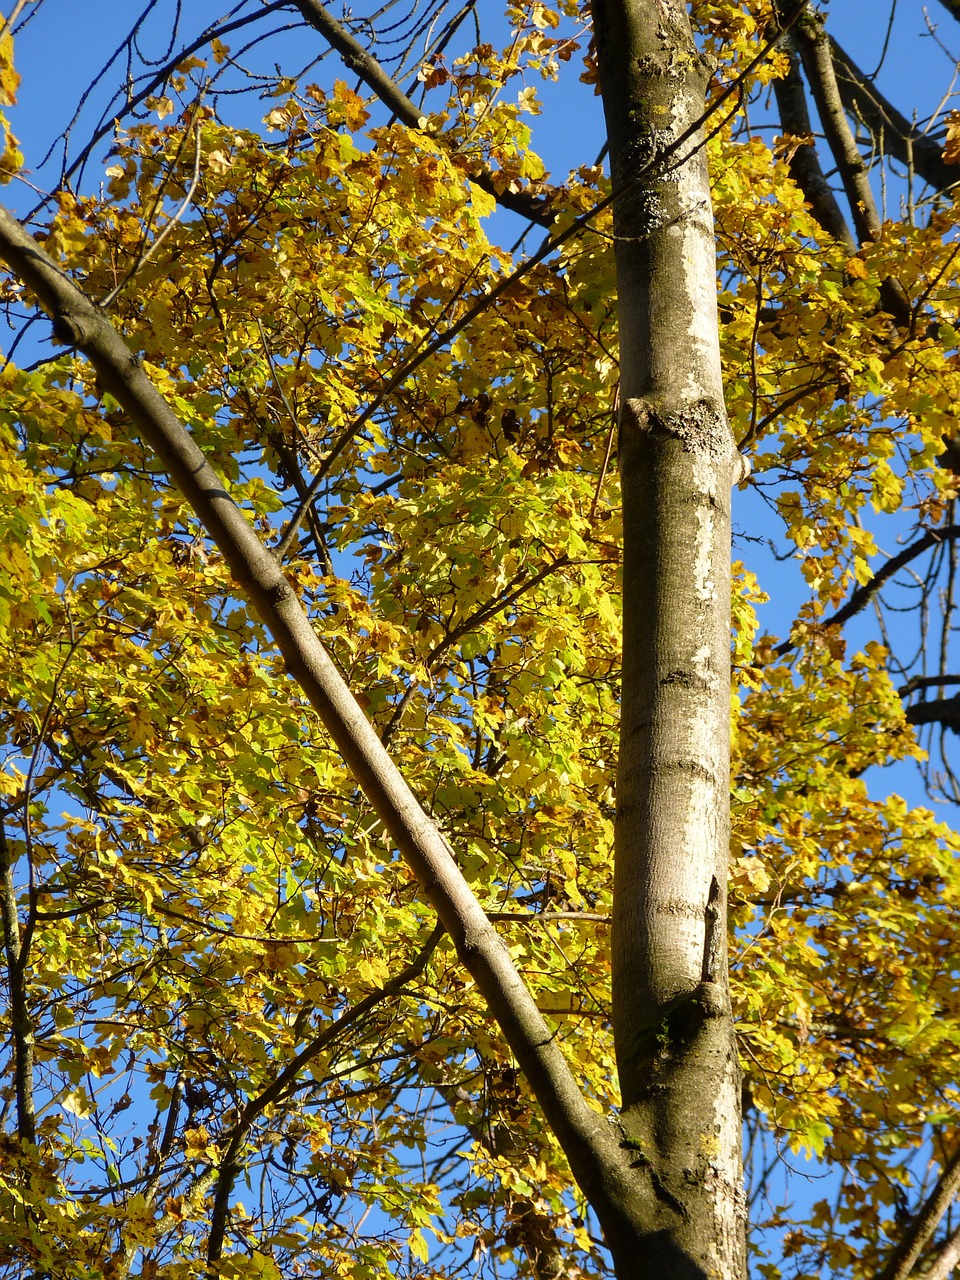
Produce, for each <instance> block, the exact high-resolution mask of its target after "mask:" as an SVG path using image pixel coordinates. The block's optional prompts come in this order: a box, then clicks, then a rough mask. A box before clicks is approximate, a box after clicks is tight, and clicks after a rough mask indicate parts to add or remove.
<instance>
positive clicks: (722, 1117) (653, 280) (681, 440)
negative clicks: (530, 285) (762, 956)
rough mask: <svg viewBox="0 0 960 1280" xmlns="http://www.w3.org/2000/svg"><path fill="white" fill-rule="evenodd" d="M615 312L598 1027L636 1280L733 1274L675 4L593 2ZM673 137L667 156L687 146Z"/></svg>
mask: <svg viewBox="0 0 960 1280" xmlns="http://www.w3.org/2000/svg"><path fill="white" fill-rule="evenodd" d="M594 25H595V29H596V37H597V47H598V53H599V57H600V80H601V86H602V91H603V102H604V111H605V113H606V119H607V128H608V133H609V139H610V154H611V169H612V176H613V183H614V189H615V190H617V189H620V190H621V191H623V194H622V195H621V196H620V198H619V199H618V200H617V201H616V203H615V205H614V228H615V234H616V257H617V284H618V295H619V305H620V359H621V370H620V373H621V403H622V409H621V423H620V471H621V477H622V486H623V507H624V581H623V598H624V599H623V608H624V640H623V644H624V656H623V694H622V725H621V754H620V765H619V772H618V777H617V822H616V879H615V893H614V916H613V1016H614V1028H615V1037H616V1049H617V1062H618V1067H619V1071H620V1084H621V1090H622V1095H623V1106H624V1116H623V1119H624V1125H625V1128H626V1130H627V1132H628V1134H629V1137H630V1141H631V1142H632V1143H633V1144H634V1146H635V1149H637V1151H638V1159H639V1162H640V1163H641V1165H642V1166H643V1168H644V1170H645V1173H646V1176H647V1177H648V1179H649V1187H650V1195H651V1198H652V1203H653V1205H654V1219H655V1227H654V1230H653V1231H652V1232H651V1233H650V1235H649V1237H648V1238H647V1240H646V1242H645V1252H646V1255H647V1271H646V1274H647V1275H650V1274H658V1275H662V1276H665V1277H666V1276H669V1277H673V1276H677V1277H679V1276H684V1277H686V1276H696V1275H704V1274H706V1275H710V1276H717V1277H720V1276H723V1277H734V1276H740V1275H742V1274H743V1271H744V1256H743V1248H744V1246H743V1219H744V1206H743V1195H742V1186H741V1166H740V1071H739V1066H738V1062H737V1054H736V1046H735V1041H734V1032H733V1021H732V1016H731V1010H730V1001H729V993H728V988H727V976H726V911H725V903H726V877H727V859H728V841H729V807H728V806H729V717H730V702H729V698H730V688H729V668H730V627H729V618H730V570H729V564H730V488H731V481H732V480H733V479H736V478H739V475H740V468H739V459H738V457H737V454H736V450H735V447H734V443H733V439H732V436H731V433H730V428H729V425H728V423H727V419H726V413H725V410H724V404H723V392H722V386H721V378H720V353H719V343H718V336H717V315H716V264H715V250H714V235H713V222H712V215H711V204H710V192H709V182H708V174H707V164H706V156H705V154H704V150H703V146H702V136H701V135H700V133H699V130H698V128H697V123H698V121H699V120H700V118H701V116H702V113H703V106H704V92H705V87H706V82H707V78H708V69H707V68H706V67H704V65H703V63H702V62H701V59H700V57H699V54H698V53H697V50H696V48H695V45H694V43H693V38H692V35H691V31H690V27H689V24H688V22H687V18H686V12H685V6H684V5H683V4H682V3H680V2H679V0H620V2H614V0H605V2H603V3H601V2H600V0H596V2H595V3H594ZM681 140H682V141H681Z"/></svg>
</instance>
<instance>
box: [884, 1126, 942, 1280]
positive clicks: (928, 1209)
mask: <svg viewBox="0 0 960 1280" xmlns="http://www.w3.org/2000/svg"><path fill="white" fill-rule="evenodd" d="M958 1192H960V1147H958V1148H957V1150H956V1151H955V1152H954V1153H953V1155H952V1156H951V1157H950V1159H949V1160H948V1161H947V1163H946V1164H945V1165H944V1166H943V1170H942V1172H941V1174H940V1177H939V1178H938V1179H937V1182H936V1186H935V1187H934V1188H933V1190H932V1191H931V1192H930V1194H929V1195H928V1196H927V1198H926V1200H925V1201H924V1203H923V1204H922V1205H921V1206H920V1208H919V1210H918V1211H917V1214H916V1216H915V1217H914V1219H913V1221H912V1222H911V1224H910V1226H909V1227H908V1228H907V1230H906V1232H905V1233H904V1235H903V1238H902V1239H901V1240H900V1242H899V1244H898V1245H897V1246H896V1248H895V1249H894V1250H893V1253H891V1255H890V1257H889V1258H888V1259H887V1262H886V1264H885V1266H883V1267H881V1269H880V1271H879V1272H878V1274H877V1276H876V1280H908V1277H909V1276H910V1274H911V1272H912V1271H913V1268H914V1267H915V1266H916V1263H917V1259H918V1258H919V1257H920V1254H921V1253H922V1252H923V1250H924V1248H925V1247H926V1245H927V1244H928V1243H929V1241H930V1238H931V1236H932V1235H933V1233H934V1232H935V1231H936V1229H937V1227H938V1226H939V1225H940V1222H941V1220H942V1218H943V1216H944V1214H945V1213H946V1212H947V1210H948V1209H949V1208H950V1205H951V1204H952V1203H953V1201H954V1199H955V1198H956V1196H957V1193H958Z"/></svg>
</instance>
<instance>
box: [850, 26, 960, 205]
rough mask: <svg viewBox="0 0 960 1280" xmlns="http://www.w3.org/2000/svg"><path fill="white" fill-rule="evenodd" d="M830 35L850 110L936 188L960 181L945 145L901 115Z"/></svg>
mask: <svg viewBox="0 0 960 1280" xmlns="http://www.w3.org/2000/svg"><path fill="white" fill-rule="evenodd" d="M828 38H829V41H830V49H831V52H832V54H833V61H834V64H835V66H836V70H837V87H838V89H839V91H840V97H841V98H842V100H843V103H844V106H845V107H846V108H847V110H848V111H849V112H850V114H851V115H854V116H856V117H857V118H858V119H860V120H862V121H863V123H864V124H865V125H866V127H867V128H868V129H869V130H870V132H871V134H873V136H874V137H876V138H877V139H878V140H879V141H881V142H882V145H883V150H884V151H885V152H886V153H887V154H888V155H891V156H894V157H895V158H896V159H897V160H899V161H900V162H901V164H905V165H907V166H908V167H910V168H912V169H913V170H914V172H916V173H918V174H919V175H920V177H921V178H922V179H923V180H924V182H926V183H929V185H930V186H931V187H933V188H934V189H935V190H936V191H945V190H946V189H947V188H948V187H952V186H954V184H955V183H957V182H960V170H958V169H957V167H956V165H949V164H944V162H943V149H942V147H941V146H940V145H939V144H938V143H937V142H935V141H934V139H933V138H930V137H928V136H927V135H926V134H924V133H922V132H921V131H920V130H919V129H918V128H917V127H916V126H915V125H913V124H911V123H910V121H909V120H908V119H907V118H906V116H903V115H901V114H900V112H899V111H898V110H897V109H896V107H894V106H893V105H892V104H891V103H890V102H889V101H888V100H887V99H886V98H885V97H884V96H883V94H882V93H881V92H880V91H879V89H877V87H876V85H875V84H873V83H872V81H870V80H868V79H867V78H866V76H865V75H864V74H863V72H862V71H861V70H860V68H859V67H858V66H857V65H856V63H855V62H854V61H853V59H852V58H851V57H850V56H849V54H847V53H845V52H844V50H843V49H842V48H841V47H840V45H839V44H837V42H836V40H834V38H833V36H829V37H828Z"/></svg>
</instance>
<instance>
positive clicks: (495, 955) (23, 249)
mask: <svg viewBox="0 0 960 1280" xmlns="http://www.w3.org/2000/svg"><path fill="white" fill-rule="evenodd" d="M0 258H2V259H3V260H4V261H5V262H6V263H7V264H8V265H9V266H10V267H11V269H12V270H13V271H14V272H15V273H16V275H17V276H18V277H19V278H20V279H21V280H22V281H23V283H24V284H25V285H27V287H28V288H29V289H30V290H31V291H32V292H33V293H34V294H35V295H36V296H37V298H38V299H39V300H40V302H41V303H42V304H43V306H44V307H45V308H46V309H47V311H48V312H49V313H50V314H51V315H52V317H53V329H54V335H55V337H56V338H57V339H58V340H59V341H60V342H63V343H65V344H67V345H70V346H76V347H77V348H79V349H80V350H81V351H82V352H83V353H84V354H85V355H86V356H87V358H88V359H89V360H90V362H91V364H92V365H93V367H94V368H95V369H96V371H97V375H98V379H99V382H100V385H101V386H102V387H103V389H104V390H105V391H107V392H109V393H110V394H111V395H112V396H113V397H114V399H116V400H117V401H118V403H119V404H120V405H121V406H122V407H123V409H124V410H125V412H126V413H127V414H128V415H129V416H130V418H131V419H132V421H133V422H134V423H135V424H136V428H137V430H138V432H139V433H140V435H141V436H142V437H143V438H144V440H145V441H146V442H147V443H148V444H149V446H150V447H151V448H152V449H153V450H154V452H155V453H156V455H157V457H158V458H159V460H160V462H161V464H162V465H163V466H164V468H165V469H166V470H167V471H168V473H169V474H170V476H171V478H172V480H173V482H174V483H175V484H176V486H177V488H178V489H179V490H180V492H181V493H182V494H183V496H184V497H185V498H186V499H187V501H188V502H189V503H190V504H191V506H192V507H193V509H194V511H195V512H196V515H197V517H198V519H199V520H200V521H201V523H202V524H203V525H204V527H205V528H206V530H207V532H208V534H209V535H210V537H211V538H212V539H213V541H214V542H215V543H216V544H217V546H218V547H219V549H220V551H221V552H222V554H223V556H224V558H225V560H226V562H227V564H228V565H229V566H230V569H231V570H232V573H233V576H234V579H235V581H236V583H237V584H238V586H239V587H240V589H241V590H243V592H244V593H245V595H246V597H247V599H248V600H249V601H250V603H251V604H252V605H253V607H254V608H255V609H256V611H257V613H258V614H259V616H260V618H261V620H262V621H263V623H264V625H265V626H266V627H267V629H268V631H269V632H270V634H271V635H272V637H273V639H274V642H275V643H276V645H277V647H278V648H279V650H280V652H281V653H282V655H283V657H284V659H285V661H286V666H287V670H288V671H289V672H290V674H291V675H292V676H293V678H294V679H295V680H296V681H297V683H298V684H299V686H300V688H301V690H302V691H303V693H304V694H305V696H306V697H307V699H308V700H309V701H310V703H311V705H312V706H313V708H314V709H315V711H316V712H317V714H318V715H319V717H320V719H321V721H322V722H323V724H324V725H325V726H326V729H327V731H328V732H329V734H330V736H331V738H332V739H333V741H334V743H335V744H336V746H337V748H338V750H339V751H340V753H341V755H342V756H343V759H344V760H345V762H346V763H347V766H348V767H349V768H350V770H351V771H352V773H353V775H354V777H355V778H356V780H357V782H358V783H359V785H360V786H361V788H362V789H363V790H364V792H365V794H366V795H367V798H368V799H369V801H370V803H371V804H372V806H373V808H374V810H375V811H376V812H377V814H378V816H379V817H380V819H381V820H382V821H383V824H384V827H385V828H386V830H387V831H388V832H389V833H390V835H391V837H392V839H393V841H394V842H395V844H396V847H397V848H398V850H399V851H400V853H401V855H402V856H403V858H404V859H405V861H406V862H407V864H408V865H409V866H410V868H411V870H412V871H413V872H414V874H415V875H416V877H417V879H418V880H419V881H420V884H421V886H422V887H423V890H424V893H425V895H426V897H427V899H428V900H429V901H430V903H431V904H432V905H433V907H434V908H435V910H436V911H437V914H438V915H439V917H440V919H441V921H442V922H443V925H444V927H445V928H446V930H447V932H448V933H449V934H450V936H451V938H452V939H453V941H454V944H455V946H456V948H457V952H458V955H459V956H460V959H461V962H462V963H463V964H464V966H465V968H466V969H467V970H468V972H469V973H470V974H471V976H472V977H473V979H474V981H475V982H476V984H477V988H478V990H479V991H480V993H481V994H482V996H483V997H484V999H485V1000H486V1002H487V1004H488V1006H489V1008H490V1011H491V1013H492V1014H493V1016H494V1017H495V1018H496V1020H497V1022H498V1023H499V1025H500V1027H501V1029H502V1031H503V1034H504V1036H505V1038H506V1040H507V1043H508V1044H509V1045H510V1048H511V1049H512V1051H513V1053H514V1054H515V1055H516V1058H517V1062H518V1064H519V1066H520V1068H521V1069H522V1070H523V1072H524V1074H525V1075H526V1077H527V1080H528V1082H529V1084H530V1087H531V1090H532V1091H533V1093H534V1096H535V1097H536V1098H537V1101H538V1102H539V1104H540V1106H541V1107H542V1108H543V1111H544V1115H545V1117H546V1119H547V1122H548V1123H549V1124H550V1126H551V1128H552V1129H553V1131H554V1133H555V1134H556V1136H557V1139H558V1141H559V1143H560V1145H561V1147H562V1149H563V1151H564V1153H565V1154H566V1156H567V1158H568V1160H569V1162H570V1167H571V1171H572V1172H573V1175H574V1177H575V1178H576V1180H577V1182H578V1183H579V1185H580V1187H581V1189H582V1191H583V1193H584V1195H585V1196H586V1197H587V1199H588V1200H589V1201H590V1203H591V1204H592V1205H593V1207H594V1209H595V1210H596V1213H597V1216H598V1218H599V1220H600V1222H601V1225H602V1227H603V1229H604V1232H605V1234H606V1236H607V1240H608V1242H609V1243H610V1244H611V1246H612V1247H614V1248H617V1247H619V1248H621V1249H622V1250H624V1251H626V1250H627V1249H629V1248H630V1247H631V1243H632V1242H634V1241H635V1240H636V1233H637V1231H638V1230H643V1227H644V1223H642V1222H640V1221H638V1217H637V1215H638V1214H639V1213H645V1211H646V1210H645V1208H644V1209H641V1208H640V1207H638V1199H637V1195H636V1181H637V1175H636V1173H635V1171H634V1170H633V1168H632V1167H631V1166H630V1163H629V1158H628V1155H627V1153H625V1152H624V1151H623V1150H621V1147H620V1143H619V1138H618V1136H617V1134H616V1132H615V1130H614V1129H613V1127H612V1126H611V1125H609V1124H608V1123H607V1121H606V1120H605V1119H603V1118H602V1117H601V1116H600V1115H598V1114H597V1113H596V1112H595V1111H593V1110H592V1109H591V1107H590V1106H589V1105H588V1104H587V1102H586V1100H585V1098H584V1097H583V1094H582V1093H581V1092H580V1089H579V1088H578V1086H577V1083H576V1081H575V1079H574V1077H573V1074H572V1072H571V1071H570V1068H569V1066H568V1064H567V1062H566V1060H565V1058H564V1055H563V1052H562V1050H561V1048H560V1046H559V1045H558V1044H557V1043H556V1041H555V1039H554V1035H553V1032H552V1031H551V1029H550V1028H549V1027H548V1025H547V1023H546V1022H545V1020H544V1018H543V1017H542V1015H541V1014H540V1012H539V1010H538V1009H537V1006H536V1003H535V1002H534V1000H533V998H532V996H531V994H530V992H529V991H528V990H527V988H526V987H525V985H524V983H523V980H522V979H521V977H520V975H519V973H518V971H517V969H516V967H515V965H514V963H513V961H512V959H511V957H510V954H509V952H508V950H507V948H506V947H505V946H504V944H503V942H502V941H501V940H500V937H499V935H498V934H497V932H496V930H495V929H494V927H493V925H492V924H491V923H490V921H489V920H488V919H487V917H486V916H485V914H484V912H483V910H482V908H481V907H480V905H479V903H478V902H477V900H476V898H475V897H474V895H473V892H472V891H471V889H470V887H469V885H468V884H467V882H466V880H465V879H464V877H463V875H462V873H461V872H460V869H459V867H458V866H457V864H456V862H455V860H454V856H453V853H452V850H451V848H450V846H449V845H448V844H447V842H446V840H445V839H444V837H443V835H442V834H441V832H440V831H439V829H438V828H437V827H436V825H435V824H434V822H433V821H432V819H431V818H429V817H428V815H427V814H426V812H425V811H424V809H423V808H422V806H421V805H420V803H419V802H418V801H417V799H416V798H415V797H414V795H413V793H412V792H411V790H410V788H409V787H408V786H407V784H406V782H405V781H404V779H403V777H402V775H401V774H400V771H399V769H398V768H397V767H396V765H395V764H394V763H393V761H392V760H391V759H390V757H389V755H388V754H387V752H386V751H385V750H384V748H383V746H382V744H381V743H380V740H379V738H378V737H377V735H376V733H375V732H374V730H373V728H372V726H371V725H370V723H369V721H368V720H367V719H366V717H365V715H364V713H363V711H362V710H361V708H360V707H359V705H358V703H357V702H356V699H355V698H354V697H353V695H352V694H351V693H350V691H349V689H348V688H347V686H346V684H345V683H344V681H343V679H342V677H341V676H340V674H339V672H338V671H337V668H336V666H335V665H334V663H333V661H332V660H331V658H330V656H329V654H328V653H327V651H326V649H325V648H324V647H323V645H322V644H321V642H320V639H319V638H318V636H317V635H316V633H315V632H314V630H313V628H312V626H311V624H310V622H309V620H308V618H307V616H306V614H305V613H304V611H303V609H302V607H301V605H300V602H299V600H298V599H297V596H296V594H295V592H294V591H293V589H292V588H291V586H290V584H289V583H288V582H287V580H286V578H285V577H284V575H283V572H282V570H281V568H280V566H279V565H278V563H277V561H276V560H275V558H274V557H273V556H272V555H271V554H270V552H269V551H268V550H267V549H266V547H264V546H263V544H262V543H261V542H260V540H259V538H258V537H257V535H256V533H255V532H254V530H253V528H252V526H251V524H250V522H249V521H248V520H247V518H246V516H245V515H244V514H243V512H242V511H241V510H240V509H239V507H237V505H236V504H235V503H234V501H233V499H232V498H231V497H230V495H229V493H228V492H227V490H226V488H225V486H224V483H223V481H222V480H221V479H220V477H219V476H218V475H217V473H216V472H215V471H214V470H213V468H212V467H211V466H210V465H209V463H208V462H207V460H206V457H205V456H204V454H203V453H202V452H201V450H200V449H199V448H198V446H197V445H196V443H195V442H194V441H193V439H192V437H191V436H190V435H189V433H188V432H187V431H186V430H185V429H184V427H183V426H182V424H181V423H180V421H179V420H178V419H177V417H176V415H175V414H174V413H173V411H172V409H171V408H170V406H169V405H168V404H167V402H166V401H165V400H164V399H163V397H162V396H161V395H160V393H159V392H158V391H157V389H156V388H155V387H154V385H153V383H152V382H151V381H150V379H149V378H148V377H147V375H146V373H145V372H144V370H143V367H142V366H141V364H140V362H139V361H138V359H137V357H136V356H135V355H134V353H133V352H132V351H131V350H130V349H129V348H128V347H127V345H126V343H125V342H124V340H123V339H122V337H121V336H120V335H119V333H117V331H116V330H115V329H114V328H113V327H112V326H111V325H110V324H109V322H108V321H107V320H106V318H105V317H104V316H103V315H102V313H101V312H100V311H99V310H98V309H97V308H96V307H95V306H94V305H93V304H92V303H91V302H90V300H89V299H88V298H87V297H86V296H85V295H84V294H83V293H81V292H80V290H79V289H78V288H77V287H76V285H75V284H74V283H73V281H72V280H71V279H70V278H69V277H67V276H66V275H64V274H63V272H61V271H60V269H59V267H58V266H57V265H56V264H55V263H54V262H53V261H52V260H51V259H50V258H49V257H47V255H46V254H45V253H44V252H43V250H42V249H41V248H40V247H39V246H38V245H37V243H36V241H35V240H34V239H33V238H32V237H31V236H30V235H29V234H28V233H27V232H26V231H25V230H24V229H23V227H21V226H20V224H19V223H18V222H17V220H16V219H15V218H13V217H12V216H11V214H10V213H9V212H7V211H6V210H5V209H2V208H0Z"/></svg>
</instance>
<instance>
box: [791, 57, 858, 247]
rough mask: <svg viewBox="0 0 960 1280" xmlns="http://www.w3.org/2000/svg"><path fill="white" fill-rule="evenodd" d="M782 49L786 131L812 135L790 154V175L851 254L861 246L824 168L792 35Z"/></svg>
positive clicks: (829, 231)
mask: <svg viewBox="0 0 960 1280" xmlns="http://www.w3.org/2000/svg"><path fill="white" fill-rule="evenodd" d="M778 49H779V51H780V52H781V53H783V54H785V55H786V57H787V59H788V60H789V64H790V69H789V71H788V72H787V74H786V75H785V76H784V77H783V78H782V79H780V80H774V82H773V91H774V94H775V95H776V99H777V109H778V110H779V112H780V123H781V125H782V127H783V130H784V133H789V134H793V135H794V136H795V137H798V138H809V139H810V144H809V145H808V144H806V143H804V144H803V145H801V146H798V147H797V148H796V150H795V151H794V152H793V154H792V156H791V157H790V162H789V169H790V176H791V178H793V180H794V182H795V183H796V184H797V186H798V187H799V188H800V190H801V191H802V192H803V194H804V197H805V199H806V201H807V203H808V204H809V205H810V209H811V211H812V213H813V216H814V217H815V218H816V220H817V222H819V223H820V226H821V227H822V228H823V229H824V231H825V232H826V233H827V235H828V236H833V238H834V240H839V241H840V243H841V244H845V245H846V246H847V248H848V249H849V250H850V252H851V253H854V252H855V251H856V248H857V244H856V241H855V240H854V238H853V234H852V233H851V231H850V228H849V227H848V226H847V220H846V218H845V217H844V216H843V213H842V212H841V210H840V205H839V204H838V203H837V198H836V196H835V195H834V194H833V191H832V190H831V189H830V184H829V182H828V181H827V179H826V177H825V176H824V173H823V169H822V168H821V167H820V158H819V156H818V155H817V149H816V147H814V146H813V145H812V143H813V126H812V125H811V123H810V112H809V111H808V110H807V95H806V93H805V91H804V88H803V78H802V77H801V75H800V67H799V65H798V57H797V51H796V49H795V48H794V43H793V40H792V39H791V37H790V36H784V37H783V38H782V39H781V40H780V42H779V44H778Z"/></svg>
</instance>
